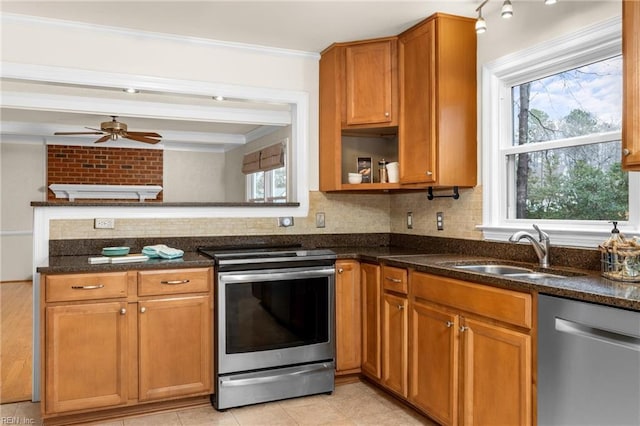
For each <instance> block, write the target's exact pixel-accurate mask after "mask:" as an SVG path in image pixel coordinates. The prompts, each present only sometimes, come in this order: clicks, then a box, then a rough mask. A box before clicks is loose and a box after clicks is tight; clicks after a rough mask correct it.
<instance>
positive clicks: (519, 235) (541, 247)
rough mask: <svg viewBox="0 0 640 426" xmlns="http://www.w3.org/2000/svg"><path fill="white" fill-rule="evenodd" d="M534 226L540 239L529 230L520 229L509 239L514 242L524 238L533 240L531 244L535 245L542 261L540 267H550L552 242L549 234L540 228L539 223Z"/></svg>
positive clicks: (534, 247)
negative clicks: (550, 245)
mask: <svg viewBox="0 0 640 426" xmlns="http://www.w3.org/2000/svg"><path fill="white" fill-rule="evenodd" d="M533 228H534V229H535V230H536V231H538V237H539V239H538V240H536V239H535V237H534V236H533V235H531V234H530V233H528V232H525V231H518V232H516V233H515V234H513V235H512V236H510V237H509V241H511V242H512V243H517V242H518V241H520V240H521V239H523V238H525V239H527V240H529V241H531V245H532V246H533V249H534V250H535V252H536V254H537V255H538V260H539V261H540V267H541V268H548V267H549V243H550V242H549V234H547V233H546V232H544V231H542V230H541V229H540V228H538V225H535V224H534V225H533Z"/></svg>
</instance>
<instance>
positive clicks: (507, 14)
mask: <svg viewBox="0 0 640 426" xmlns="http://www.w3.org/2000/svg"><path fill="white" fill-rule="evenodd" d="M557 1H558V0H544V4H546V5H550V4H556V2H557ZM488 2H489V0H484V1H483V2H482V3H480V6H478V7H477V8H476V12H478V19H476V33H478V34H482V33H484V32H485V31H487V22H486V21H485V20H484V18H483V17H482V8H483V7H484V5H485V4H487V3H488ZM500 16H502V17H503V18H506V19H508V18H511V17H512V16H513V4H511V0H504V2H503V3H502V9H501V10H500Z"/></svg>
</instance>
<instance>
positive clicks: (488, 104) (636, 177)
mask: <svg viewBox="0 0 640 426" xmlns="http://www.w3.org/2000/svg"><path fill="white" fill-rule="evenodd" d="M620 54H622V25H621V18H620V17H616V18H612V19H608V20H606V21H603V22H601V23H598V24H596V25H593V26H590V27H587V28H584V29H582V30H579V31H576V32H574V33H571V34H567V35H565V36H563V37H560V38H557V39H554V40H550V41H547V42H544V43H541V44H538V45H536V46H533V47H530V48H527V49H524V50H522V51H519V52H516V53H513V54H509V55H507V56H504V57H502V58H499V59H497V60H496V61H493V62H491V63H488V64H485V65H484V66H483V67H482V84H481V90H482V109H481V111H482V135H481V137H482V166H483V168H482V170H483V171H482V181H483V195H482V197H483V218H482V219H483V223H482V225H480V226H479V227H478V228H479V229H481V230H482V231H483V236H484V238H485V239H487V240H498V241H507V240H508V238H509V236H510V235H511V234H512V233H513V232H515V231H517V230H522V229H531V228H532V225H533V223H536V224H538V225H540V227H541V228H542V229H543V230H544V231H545V232H547V233H548V234H549V235H550V237H551V242H552V243H553V244H554V245H568V246H579V247H592V248H595V247H597V245H598V244H599V243H601V242H602V241H604V240H605V239H606V237H607V236H608V234H609V233H610V231H611V224H610V223H608V221H586V220H541V219H508V218H507V217H508V216H507V199H508V193H507V186H508V180H507V178H508V176H507V173H508V171H507V165H506V154H505V153H506V152H509V153H512V152H513V151H514V150H515V151H517V150H518V147H513V146H512V134H513V133H512V117H513V114H512V106H511V88H512V87H513V86H516V85H519V84H522V83H526V82H528V81H532V80H536V79H539V78H542V77H544V76H548V75H552V74H556V73H559V72H562V71H566V70H569V69H572V68H576V67H579V66H582V65H586V64H589V63H592V62H597V61H600V60H603V59H606V58H609V57H612V56H616V55H620ZM623 60H624V58H623ZM613 133H614V134H610V135H609V138H614V139H615V138H618V139H619V138H620V132H613ZM616 134H617V135H616ZM539 144H545V145H546V144H548V145H549V146H552V145H553V142H544V143H539ZM539 144H536V145H539ZM540 146H542V145H540ZM536 149H537V148H536ZM639 193H640V173H633V172H630V173H629V220H627V221H624V222H620V224H619V228H620V229H621V231H622V232H623V233H624V234H625V235H627V236H635V235H640V194H639Z"/></svg>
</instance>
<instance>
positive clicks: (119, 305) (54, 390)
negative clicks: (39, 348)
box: [44, 302, 129, 414]
mask: <svg viewBox="0 0 640 426" xmlns="http://www.w3.org/2000/svg"><path fill="white" fill-rule="evenodd" d="M126 307H127V304H126V303H124V302H106V303H86V304H81V305H68V306H52V307H47V308H46V309H45V333H46V342H45V355H44V356H45V374H46V382H45V386H44V388H45V399H44V404H45V410H44V411H45V412H46V413H48V414H51V413H61V412H66V411H75V410H84V409H89V408H102V407H111V406H116V405H120V404H124V403H125V402H126V401H127V398H128V395H127V379H128V377H127V368H126V354H127V349H128V348H127V321H126V318H127V315H129V313H127V311H126Z"/></svg>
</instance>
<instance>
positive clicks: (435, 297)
mask: <svg viewBox="0 0 640 426" xmlns="http://www.w3.org/2000/svg"><path fill="white" fill-rule="evenodd" d="M411 292H412V295H413V296H414V297H417V298H422V299H426V300H428V301H431V302H435V303H439V304H442V305H446V306H450V307H453V308H456V309H459V310H462V311H466V312H470V313H473V314H477V315H482V316H485V317H488V318H493V319H495V320H498V321H502V322H505V323H509V324H513V325H517V326H520V327H526V328H531V325H532V308H531V303H532V301H531V295H530V294H528V293H520V292H517V291H511V290H505V289H501V288H495V287H491V286H485V285H482V284H474V283H469V282H465V281H459V280H455V279H452V278H444V277H438V276H434V275H429V274H424V273H420V272H414V273H412V274H411Z"/></svg>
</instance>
